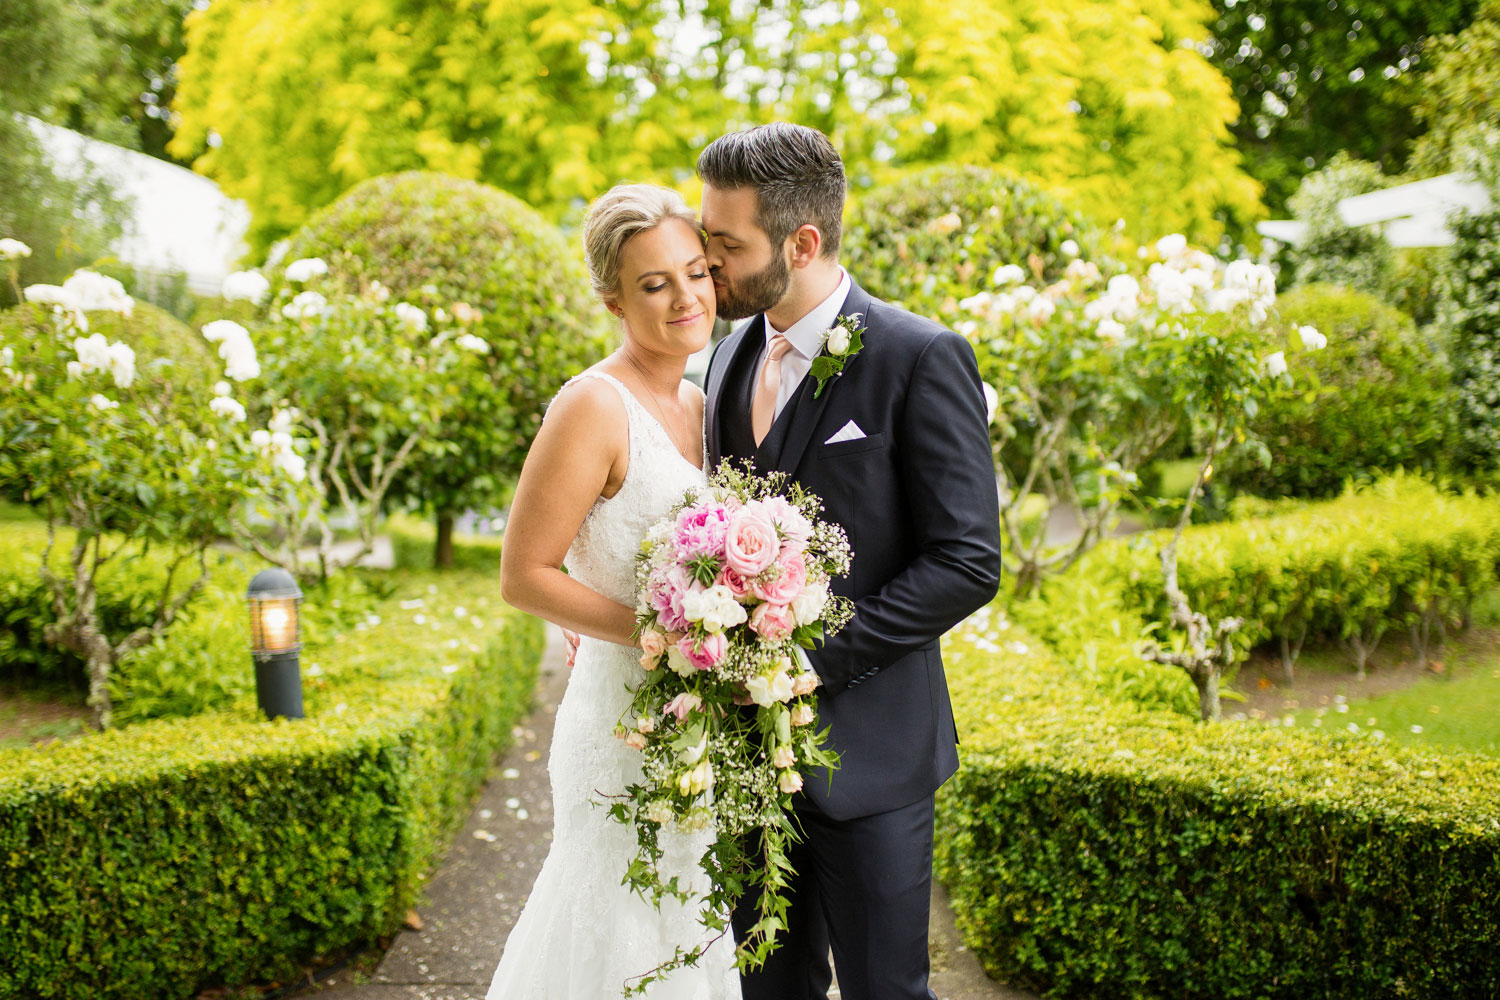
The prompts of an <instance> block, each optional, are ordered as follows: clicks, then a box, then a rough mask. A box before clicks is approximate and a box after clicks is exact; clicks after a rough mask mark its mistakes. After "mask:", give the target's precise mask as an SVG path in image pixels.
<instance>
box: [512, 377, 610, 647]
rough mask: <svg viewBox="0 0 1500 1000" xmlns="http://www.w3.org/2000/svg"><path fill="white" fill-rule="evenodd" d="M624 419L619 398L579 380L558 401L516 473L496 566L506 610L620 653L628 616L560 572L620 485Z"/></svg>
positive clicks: (602, 387) (600, 386) (599, 385)
mask: <svg viewBox="0 0 1500 1000" xmlns="http://www.w3.org/2000/svg"><path fill="white" fill-rule="evenodd" d="M627 419H628V418H627V417H626V415H625V407H624V404H622V403H621V401H620V397H619V395H618V394H617V393H616V392H615V390H614V389H612V388H611V387H610V386H609V385H607V384H606V383H604V382H601V381H599V380H598V379H581V380H579V381H578V382H575V383H574V384H573V385H571V386H569V387H567V388H566V389H564V390H563V391H562V392H561V393H559V394H558V397H557V399H556V400H555V401H554V402H553V404H552V408H551V409H550V410H548V411H547V419H546V420H545V421H543V423H542V428H541V430H540V431H539V432H538V433H537V436H536V440H535V441H534V442H532V445H531V450H530V451H529V452H528V453H527V455H526V464H525V465H524V466H523V467H522V469H521V479H520V482H518V483H517V485H516V496H515V500H514V501H513V502H512V503H511V508H510V518H509V519H508V520H507V521H506V525H505V545H504V548H503V549H502V550H501V562H500V594H501V596H502V597H504V598H505V601H506V603H507V604H509V605H511V606H512V607H515V608H519V609H521V610H522V611H526V612H529V613H531V614H534V615H536V616H538V617H539V618H545V619H547V620H548V621H550V622H555V623H557V624H558V625H561V626H562V627H563V628H565V629H571V630H573V631H575V632H581V633H583V634H584V635H590V636H593V637H595V638H596V639H605V640H608V641H609V642H616V643H620V644H621V645H625V646H628V645H631V644H632V642H631V638H630V634H631V632H633V631H634V630H635V611H634V610H632V609H631V608H627V607H626V606H625V605H623V604H616V603H615V602H614V601H612V600H610V599H609V598H607V597H605V596H604V595H603V594H599V593H596V592H595V591H593V590H590V589H589V588H588V587H586V586H584V585H583V584H582V583H579V582H578V581H577V580H575V579H573V578H572V577H570V576H568V575H567V574H566V573H564V572H563V571H562V568H561V567H562V562H563V558H564V557H565V556H566V555H567V552H568V546H569V545H571V544H572V542H573V537H574V536H575V535H576V534H578V527H579V525H581V524H583V519H584V517H585V516H586V515H587V514H588V512H589V508H590V507H592V506H593V504H594V501H595V500H597V499H598V498H599V497H600V495H601V494H603V493H604V492H605V491H606V490H607V489H608V488H609V487H612V486H613V487H615V488H618V486H619V484H620V483H621V482H623V480H624V475H625V471H626V464H627V463H628V462H629V456H630V451H629V449H630V441H629V431H628V430H627V427H628V422H627Z"/></svg>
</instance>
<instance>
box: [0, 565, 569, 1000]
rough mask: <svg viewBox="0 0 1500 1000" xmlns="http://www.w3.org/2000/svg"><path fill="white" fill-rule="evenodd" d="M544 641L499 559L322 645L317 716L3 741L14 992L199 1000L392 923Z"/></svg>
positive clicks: (7, 969) (456, 813)
mask: <svg viewBox="0 0 1500 1000" xmlns="http://www.w3.org/2000/svg"><path fill="white" fill-rule="evenodd" d="M459 595H462V598H463V602H464V603H465V604H466V605H467V606H466V607H461V606H460V605H459V600H458V598H459ZM541 642H542V630H541V625H540V623H539V622H537V621H536V620H535V619H531V618H528V617H525V616H521V615H518V614H516V613H515V612H511V611H508V610H506V609H504V608H503V606H502V605H501V604H500V602H499V597H498V593H497V590H496V586H495V578H494V576H493V574H476V573H450V574H445V575H442V576H438V575H435V574H430V573H413V572H406V573H404V574H403V576H402V578H401V586H400V588H399V589H398V590H397V591H396V593H394V594H393V595H391V597H390V599H389V600H388V601H386V602H385V603H384V604H382V605H380V606H378V607H377V608H376V610H375V611H374V612H372V613H367V614H366V616H365V617H364V618H362V619H361V620H360V621H359V622H358V623H356V624H355V625H354V626H353V627H352V628H351V629H348V630H347V631H344V632H343V633H342V634H341V635H338V636H333V635H330V636H328V641H327V643H326V644H325V646H324V648H323V652H320V653H319V654H318V656H317V658H316V660H312V659H311V658H304V661H303V672H304V688H305V701H306V706H307V718H305V719H302V720H297V721H287V720H278V721H275V722H265V721H262V720H261V719H260V718H259V716H258V713H257V712H256V710H255V707H254V701H253V697H250V698H242V699H241V700H239V701H237V702H235V703H234V704H232V705H231V706H230V707H228V708H226V709H225V710H223V711H219V712H215V713H210V714H205V715H201V716H197V717H194V718H187V719H159V720H154V721H151V722H146V723H141V724H139V725H135V726H129V727H126V728H124V729H119V730H112V731H109V732H106V733H103V734H97V735H90V736H89V737H87V738H85V739H82V740H78V741H76V742H72V743H67V744H60V745H59V744H54V745H50V746H48V747H45V748H38V749H31V750H17V751H4V752H0V955H3V956H4V961H3V962H0V998H6V1000H9V998H20V997H25V998H28V1000H31V998H52V997H58V998H85V997H86V998H89V1000H107V998H121V1000H125V998H130V1000H143V998H157V997H160V998H180V997H185V996H191V995H192V994H193V993H194V992H196V991H197V990H199V989H202V988H204V987H206V986H211V985H214V984H219V983H242V982H257V981H268V980H275V979H285V978H286V977H288V976H289V975H291V974H292V973H294V971H295V969H296V968H297V966H298V964H299V962H300V961H302V960H305V959H307V958H309V957H312V956H315V955H318V954H322V953H326V952H329V951H332V950H336V949H340V948H343V947H346V946H350V945H356V944H361V943H365V942H369V941H371V940H373V939H374V938H376V937H377V936H379V935H383V934H387V933H390V932H391V931H393V930H394V928H395V927H396V926H397V925H399V923H400V922H401V920H402V919H403V917H404V915H405V913H406V912H407V910H408V909H409V908H410V907H411V906H412V905H413V904H414V903H415V901H416V899H417V896H418V892H419V890H420V888H421V885H422V881H423V878H424V873H425V872H426V871H427V870H428V868H429V866H430V865H431V864H432V862H433V861H434V860H435V859H436V858H437V857H438V856H439V855H440V853H441V852H442V851H443V850H444V849H445V848H446V846H447V844H448V842H449V841H450V840H451V838H452V836H453V834H454V833H455V832H456V831H457V829H458V827H459V826H460V825H461V824H462V822H463V819H464V817H465V816H466V815H467V811H468V808H469V803H470V801H471V798H472V795H473V793H474V791H475V789H476V788H477V787H478V786H479V784H480V783H481V782H482V781H483V779H484V777H485V773H486V770H487V768H488V766H489V763H490V761H491V758H492V755H493V753H494V752H495V751H496V750H498V749H500V748H502V747H503V746H504V745H505V744H506V743H507V742H508V741H509V739H510V731H511V726H512V723H513V722H514V720H515V719H516V718H517V717H518V716H519V715H520V713H521V712H522V711H523V710H524V709H525V707H526V704H527V701H528V699H529V696H530V693H531V690H532V685H533V683H534V680H535V676H536V666H537V660H538V657H539V654H540V650H541ZM445 661H446V662H445ZM246 670H247V671H248V670H249V663H248V654H246Z"/></svg>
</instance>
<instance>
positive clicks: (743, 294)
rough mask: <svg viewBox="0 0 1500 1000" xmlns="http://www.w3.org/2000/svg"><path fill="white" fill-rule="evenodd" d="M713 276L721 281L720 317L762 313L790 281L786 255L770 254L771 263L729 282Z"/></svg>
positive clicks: (726, 317) (779, 296)
mask: <svg viewBox="0 0 1500 1000" xmlns="http://www.w3.org/2000/svg"><path fill="white" fill-rule="evenodd" d="M714 277H715V278H719V279H720V280H721V281H724V288H723V290H722V291H721V292H719V318H720V319H727V320H736V319H744V318H745V317H746V316H754V315H755V314H756V313H763V312H765V311H766V310H767V309H770V308H771V307H772V306H774V305H775V304H776V303H778V302H780V301H781V300H782V298H783V297H785V295H786V290H787V288H789V287H790V286H791V284H792V269H791V268H790V267H788V266H787V262H786V258H784V257H782V256H781V254H779V253H773V254H772V255H771V263H769V264H767V265H766V266H765V267H763V268H761V269H760V270H759V271H756V272H755V273H754V274H752V275H750V276H749V277H748V278H741V279H740V280H739V281H734V282H731V281H728V280H725V279H723V278H722V277H721V276H720V275H718V274H715V275H714Z"/></svg>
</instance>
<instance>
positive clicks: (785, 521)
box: [761, 497, 812, 546]
mask: <svg viewBox="0 0 1500 1000" xmlns="http://www.w3.org/2000/svg"><path fill="white" fill-rule="evenodd" d="M761 503H762V504H763V505H764V506H765V510H766V513H767V514H769V515H770V517H771V520H772V521H773V522H775V524H776V527H778V528H780V529H781V534H782V536H783V537H784V538H786V539H788V540H789V541H794V542H796V543H797V544H798V545H799V546H804V545H806V544H807V540H808V539H809V538H811V537H812V524H811V522H809V521H808V520H807V518H806V517H805V516H803V514H802V512H801V511H800V510H798V509H797V508H796V507H794V506H792V504H791V502H790V501H788V500H787V499H786V497H766V498H765V499H764V500H762V501H761Z"/></svg>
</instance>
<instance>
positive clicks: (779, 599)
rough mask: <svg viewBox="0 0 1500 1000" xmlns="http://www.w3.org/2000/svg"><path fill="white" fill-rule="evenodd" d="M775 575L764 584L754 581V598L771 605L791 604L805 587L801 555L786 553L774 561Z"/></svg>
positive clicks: (805, 581) (805, 565)
mask: <svg viewBox="0 0 1500 1000" xmlns="http://www.w3.org/2000/svg"><path fill="white" fill-rule="evenodd" d="M776 570H777V572H776V575H775V576H774V577H773V578H772V579H770V580H766V581H764V582H762V581H756V583H755V596H756V597H759V598H760V599H761V600H763V601H770V602H771V603H772V604H791V603H792V602H793V601H795V600H796V599H797V595H798V594H800V593H802V588H803V587H805V586H807V564H806V563H805V562H803V561H802V553H800V552H788V553H786V554H785V555H783V556H781V557H780V558H779V559H777V560H776Z"/></svg>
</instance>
